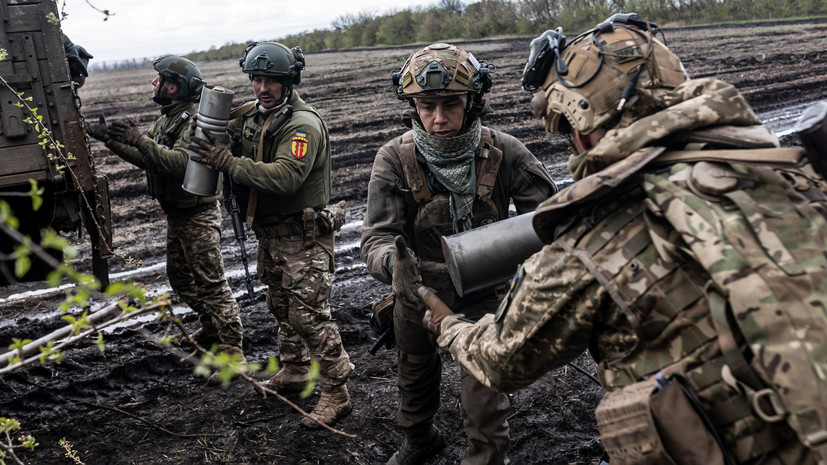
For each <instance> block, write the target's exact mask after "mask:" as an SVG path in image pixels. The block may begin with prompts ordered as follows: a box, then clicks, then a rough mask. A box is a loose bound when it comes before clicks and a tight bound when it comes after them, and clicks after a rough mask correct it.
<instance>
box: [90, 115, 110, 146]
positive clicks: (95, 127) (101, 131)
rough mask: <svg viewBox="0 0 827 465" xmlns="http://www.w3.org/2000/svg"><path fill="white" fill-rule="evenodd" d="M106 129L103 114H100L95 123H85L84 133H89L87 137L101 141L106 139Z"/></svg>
mask: <svg viewBox="0 0 827 465" xmlns="http://www.w3.org/2000/svg"><path fill="white" fill-rule="evenodd" d="M107 130H108V128H107V127H106V118H104V117H103V115H101V116H100V119H98V123H97V124H91V123H86V134H89V137H91V138H93V139H95V140H99V141H101V142H106V141H108V140H109V136H108V135H107V134H106V132H107Z"/></svg>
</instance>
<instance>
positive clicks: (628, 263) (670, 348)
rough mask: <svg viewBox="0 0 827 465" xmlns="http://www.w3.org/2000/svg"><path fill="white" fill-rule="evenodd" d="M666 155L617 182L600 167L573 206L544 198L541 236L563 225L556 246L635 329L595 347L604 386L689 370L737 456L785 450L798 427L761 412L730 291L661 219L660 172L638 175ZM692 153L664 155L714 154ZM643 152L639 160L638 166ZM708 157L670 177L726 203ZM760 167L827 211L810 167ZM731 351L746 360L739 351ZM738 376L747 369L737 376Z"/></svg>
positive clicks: (648, 156)
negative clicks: (607, 346)
mask: <svg viewBox="0 0 827 465" xmlns="http://www.w3.org/2000/svg"><path fill="white" fill-rule="evenodd" d="M787 150H792V149H768V150H755V151H748V150H739V151H735V152H734V153H735V155H733V156H741V157H746V158H749V157H750V156H753V157H752V158H753V160H754V161H758V160H762V159H763V160H765V161H767V160H768V159H769V158H771V157H773V156H775V154H778V155H779V161H781V160H782V158H783V157H782V156H786V155H787V152H785V151H787ZM662 151H663V149H657V148H655V149H654V150H651V149H644V150H642V151H639V152H636V153H635V154H633V155H631V156H629V157H628V158H627V159H626V160H623V161H622V162H621V163H628V166H627V167H626V168H630V167H631V168H630V169H629V170H628V171H627V174H621V175H619V176H618V177H617V178H613V177H612V175H613V174H617V173H619V172H621V171H622V169H621V168H618V171H617V172H615V173H605V172H601V174H603V175H605V177H604V178H602V179H601V180H600V181H599V183H597V184H594V187H593V188H591V192H589V191H586V190H584V191H581V192H575V193H573V194H571V193H569V194H570V195H569V196H568V199H575V198H577V199H576V200H570V201H568V202H567V201H566V200H565V199H564V197H567V196H566V194H564V193H562V192H561V196H559V197H558V198H556V199H562V200H560V205H561V206H562V208H559V209H557V210H555V209H553V208H552V209H548V208H545V207H546V205H545V204H544V205H543V206H541V207H540V209H538V212H537V215H535V216H539V219H538V220H536V221H535V226H537V225H538V224H540V225H542V226H541V228H544V234H542V235H543V236H545V237H546V238H548V237H549V236H548V235H549V234H550V231H549V230H548V229H547V228H548V227H549V226H550V225H553V224H555V222H559V223H557V224H561V225H560V226H558V227H557V228H556V232H555V233H554V235H555V243H557V244H559V245H560V246H561V247H562V248H563V249H564V250H566V251H568V252H569V253H571V254H572V255H573V256H575V257H577V258H578V259H579V260H580V261H581V262H582V263H583V264H584V265H585V266H586V267H587V268H588V269H589V271H590V272H591V273H592V274H593V275H594V276H595V278H596V279H597V281H598V282H599V283H600V284H601V285H602V286H603V288H604V289H606V291H607V292H608V294H609V295H610V296H611V297H612V300H614V302H615V303H616V304H617V306H618V307H619V308H620V309H621V311H623V312H624V314H625V315H626V318H627V320H628V321H629V323H630V324H631V325H632V327H633V328H634V329H635V332H636V334H637V336H638V343H637V346H636V347H634V348H632V349H630V350H629V351H628V352H627V353H606V352H601V351H600V349H599V348H593V352H594V353H595V355H596V358H597V359H598V361H599V365H600V368H601V370H600V377H601V383H602V384H603V386H604V387H606V389H607V391H611V390H612V389H616V388H620V387H623V386H627V385H629V384H632V383H635V382H638V381H641V380H643V379H647V378H651V377H652V376H654V375H655V374H656V373H657V372H659V371H660V372H663V373H664V374H666V375H667V376H669V375H672V374H680V375H682V376H683V378H684V379H686V380H687V382H688V385H689V386H690V387H691V389H692V390H693V391H694V393H695V395H696V396H697V397H698V398H699V399H700V400H701V401H702V402H703V404H704V405H705V407H706V408H705V411H706V412H707V413H708V414H709V416H710V417H711V418H712V420H713V421H714V423H715V425H716V426H717V427H718V428H719V429H720V431H721V432H722V433H723V436H724V438H725V440H726V442H727V444H728V445H729V446H730V448H731V450H732V451H733V453H734V455H735V457H736V459H737V460H738V461H739V462H744V461H747V460H750V459H752V458H755V457H758V456H760V455H762V454H765V453H767V452H770V451H772V450H774V449H776V448H778V447H779V446H781V445H782V444H783V443H784V442H785V441H787V440H789V438H790V437H791V436H792V434H793V432H792V430H791V429H789V428H788V427H787V425H786V424H785V422H783V421H780V420H779V419H775V420H774V421H768V420H767V415H766V414H763V413H762V411H772V410H773V409H772V407H767V406H762V405H759V404H760V402H761V401H765V402H766V401H767V400H769V397H770V396H766V398H764V399H759V398H758V396H753V395H750V394H749V392H750V390H752V392H753V393H756V392H757V391H759V390H760V389H761V388H762V387H765V386H761V385H760V383H759V382H758V381H757V379H756V377H755V374H754V373H752V370H751V369H750V367H749V363H748V362H747V361H746V360H745V359H744V358H743V356H742V355H740V354H741V351H742V350H746V349H745V348H744V346H743V345H744V344H745V342H744V341H743V340H740V338H729V337H722V336H720V334H722V333H724V332H725V331H723V330H722V325H726V322H725V321H721V318H723V317H722V315H724V314H725V308H726V306H727V302H726V300H725V297H724V295H725V293H724V291H720V290H719V289H720V288H719V286H718V285H717V284H716V283H715V282H714V280H713V279H712V278H711V275H710V272H709V271H708V270H707V269H706V268H705V267H704V266H703V265H702V264H701V263H699V262H698V261H697V259H696V258H695V257H694V256H693V254H692V252H689V246H687V244H686V243H685V242H684V237H685V236H682V235H681V234H680V233H679V232H678V231H676V230H675V228H674V227H673V225H672V224H671V223H670V222H669V221H667V220H666V219H665V218H664V215H663V210H662V209H661V208H660V207H659V206H657V205H655V203H653V202H652V199H650V198H649V197H650V196H651V195H652V194H651V193H649V196H647V192H648V190H649V189H652V187H651V184H645V183H646V182H651V181H650V180H651V179H655V178H651V177H647V175H646V174H644V173H643V172H637V173H635V171H637V170H639V169H640V168H642V166H643V165H646V164H649V163H650V162H652V160H654V159H655V157H658V156H660V154H661V152H662ZM695 152H700V153H690V152H685V153H680V152H678V153H666V154H664V155H663V156H662V157H661V158H659V160H665V159H666V160H668V159H670V158H671V159H672V160H674V161H680V160H681V158H685V159H691V157H689V156H688V155H692V156H696V155H697V156H705V157H707V158H709V157H712V156H713V152H714V151H711V152H707V154H706V155H704V151H695ZM721 152H724V151H721ZM759 152H760V153H759ZM729 153H733V152H732V151H729ZM636 158H637V162H640V166H634V164H635V163H636V161H635V160H636ZM696 161H697V160H696ZM721 161H723V158H722V160H721ZM670 162H672V161H671V160H670ZM785 162H786V161H785ZM703 163H705V162H700V163H697V164H684V165H677V166H682V167H685V168H680V169H683V170H684V171H685V172H686V174H685V175H684V174H681V172H680V171H675V169H673V172H671V173H669V174H670V176H671V177H670V179H687V180H690V179H691V180H692V181H691V182H688V183H687V185H688V186H689V185H691V187H687V188H688V189H691V190H693V191H694V192H696V193H699V195H702V196H704V198H706V199H707V200H709V201H712V202H720V200H715V196H714V195H712V192H713V191H714V190H716V189H719V188H720V186H721V183H722V182H724V180H725V181H726V182H729V181H731V179H732V178H729V179H726V178H720V177H719V176H720V173H721V172H720V170H719V169H718V168H716V167H715V166H713V164H712V163H707V165H709V166H707V165H703ZM698 165H700V167H699V166H698ZM667 166H668V165H667ZM733 166H734V165H733ZM767 166H770V165H767ZM655 169H657V168H655ZM762 169H764V170H766V171H773V169H775V170H777V172H778V174H780V176H778V174H776V178H777V179H775V181H777V182H778V183H784V181H781V178H784V179H786V180H787V181H789V182H790V183H791V184H793V185H794V188H795V189H796V190H797V191H800V192H801V195H802V196H803V197H804V198H806V199H810V200H816V210H819V209H821V208H822V207H823V205H824V195H823V193H822V192H821V191H820V190H819V189H818V187H819V183H818V182H817V181H814V179H816V177H815V176H813V174H814V173H812V171H806V170H802V169H799V168H798V167H797V166H795V165H793V164H792V163H791V164H789V165H784V166H780V165H779V166H778V167H775V168H773V167H770V168H762ZM609 170H611V168H609ZM736 170H738V168H736ZM607 171H608V170H607ZM647 171H650V172H651V169H649V170H647ZM663 171H665V169H664V170H661V172H663ZM628 172H631V174H628ZM656 172H657V171H656ZM747 173H748V171H747V170H746V169H745V170H743V171H742V176H743V179H742V180H740V181H739V182H755V181H756V180H755V179H753V178H752V177H751V176H750V175H749V174H747ZM722 179H723V180H722ZM770 184H775V182H773V183H770ZM600 185H607V186H609V187H606V189H608V190H610V191H611V194H609V195H607V193H608V190H605V191H603V192H600V187H599V186H600ZM642 186H644V187H646V189H647V190H646V191H645V190H644V187H642ZM697 186H700V187H697ZM587 189H588V187H587ZM704 191H705V192H706V193H705V192H704ZM572 192H574V191H572ZM723 194H724V193H723V192H722V193H720V195H723ZM556 199H555V200H556ZM788 201H789V200H788ZM799 201H800V200H799ZM552 203H553V202H552ZM819 204H820V205H819ZM574 211H576V212H577V213H576V214H574V215H573V218H570V219H568V220H569V222H568V223H567V224H566V219H564V218H565V217H566V216H567V215H568V214H571V213H573V212H574ZM549 213H551V214H549ZM822 214H823V212H822ZM538 231H539V229H538ZM699 237H700V236H699ZM724 319H725V318H724ZM736 339H738V340H736ZM728 345H729V346H730V347H727V346H728ZM733 353H737V354H739V357H733ZM726 372H732V373H735V375H736V376H735V378H731V379H729V380H727V379H725V376H723V375H722V373H726ZM740 374H744V375H743V376H740V377H739V375H740ZM736 378H737V383H736V381H735V379H736ZM745 391H746V392H745Z"/></svg>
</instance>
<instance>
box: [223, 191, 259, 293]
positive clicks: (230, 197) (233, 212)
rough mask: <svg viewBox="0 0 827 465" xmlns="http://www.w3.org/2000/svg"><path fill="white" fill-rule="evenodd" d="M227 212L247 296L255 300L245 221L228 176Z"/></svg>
mask: <svg viewBox="0 0 827 465" xmlns="http://www.w3.org/2000/svg"><path fill="white" fill-rule="evenodd" d="M227 186H228V187H227V207H228V208H227V210H229V211H230V217H231V218H232V220H233V233H235V240H237V241H238V246H239V247H240V248H241V263H243V264H244V280H245V281H246V282H247V295H248V296H249V297H250V299H254V298H255V296H256V295H255V292H253V278H252V277H251V276H250V269H249V268H248V267H247V247H245V246H244V241H245V240H246V239H247V231H246V230H245V229H244V220H242V219H241V209H240V208H239V207H238V198H237V197H236V193H235V181H233V180H232V178H230V177H229V176H227Z"/></svg>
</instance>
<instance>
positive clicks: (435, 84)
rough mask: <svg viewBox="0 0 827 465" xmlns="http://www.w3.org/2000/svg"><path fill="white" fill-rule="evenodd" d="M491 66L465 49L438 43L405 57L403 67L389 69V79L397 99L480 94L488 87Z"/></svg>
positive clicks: (489, 84) (489, 87)
mask: <svg viewBox="0 0 827 465" xmlns="http://www.w3.org/2000/svg"><path fill="white" fill-rule="evenodd" d="M494 69H495V68H494V67H493V66H492V65H489V64H488V63H485V62H484V61H483V62H479V61H477V59H476V58H474V55H472V54H471V53H468V52H466V51H465V50H462V49H460V48H457V47H455V46H453V45H449V44H443V43H440V44H433V45H429V46H428V47H425V48H424V49H422V50H420V51H418V52H415V53H414V54H412V55H411V56H410V57H408V60H407V61H406V62H405V64H404V65H403V66H402V68H400V69H398V70H396V71H394V72H392V73H391V81H392V83H393V90H394V93H395V94H396V96H397V97H399V99H400V100H405V99H409V98H414V97H415V98H427V97H446V96H451V95H463V94H468V93H473V94H478V95H479V97H480V98H481V97H482V96H483V95H484V94H485V93H486V92H488V91H489V90H491V72H493V71H494ZM477 100H480V99H479V98H478V99H477Z"/></svg>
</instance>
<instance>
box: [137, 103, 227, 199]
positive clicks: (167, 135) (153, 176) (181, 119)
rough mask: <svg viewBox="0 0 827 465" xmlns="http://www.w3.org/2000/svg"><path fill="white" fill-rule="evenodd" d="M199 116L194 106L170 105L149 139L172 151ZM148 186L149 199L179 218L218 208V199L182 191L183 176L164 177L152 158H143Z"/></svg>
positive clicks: (151, 130) (187, 104) (186, 104)
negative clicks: (193, 118) (191, 120)
mask: <svg viewBox="0 0 827 465" xmlns="http://www.w3.org/2000/svg"><path fill="white" fill-rule="evenodd" d="M196 113H197V109H196V106H195V104H193V103H176V104H173V105H170V111H169V112H167V113H165V114H164V115H163V116H161V118H159V119H158V121H157V122H156V123H155V125H154V126H153V127H152V129H150V131H149V132H148V135H149V136H150V137H151V138H152V139H153V140H154V141H155V143H157V144H158V145H160V146H161V147H163V149H164V150H170V149H172V146H173V145H175V141H177V140H178V137H179V136H180V135H181V133H182V132H183V131H186V130H187V128H188V126H189V121H190V118H191V117H192V116H193V115H195V114H196ZM144 163H145V171H146V182H147V189H148V191H149V195H150V196H152V198H154V199H157V200H158V202H159V203H160V204H161V208H162V209H163V210H164V212H166V213H167V214H171V215H177V214H184V213H191V212H193V208H196V207H198V208H197V210H200V209H201V208H203V209H206V208H209V207H211V206H213V205H215V201H216V199H218V196H217V195H213V196H208V197H202V196H199V195H195V194H191V193H189V192H187V191H185V190H184V189H183V187H181V184H182V180H183V175H180V176H179V175H171V174H166V173H163V172H161V171H160V170H159V168H158V167H157V166H155V164H154V163H153V162H152V160H150V159H149V158H146V157H145V158H144Z"/></svg>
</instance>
